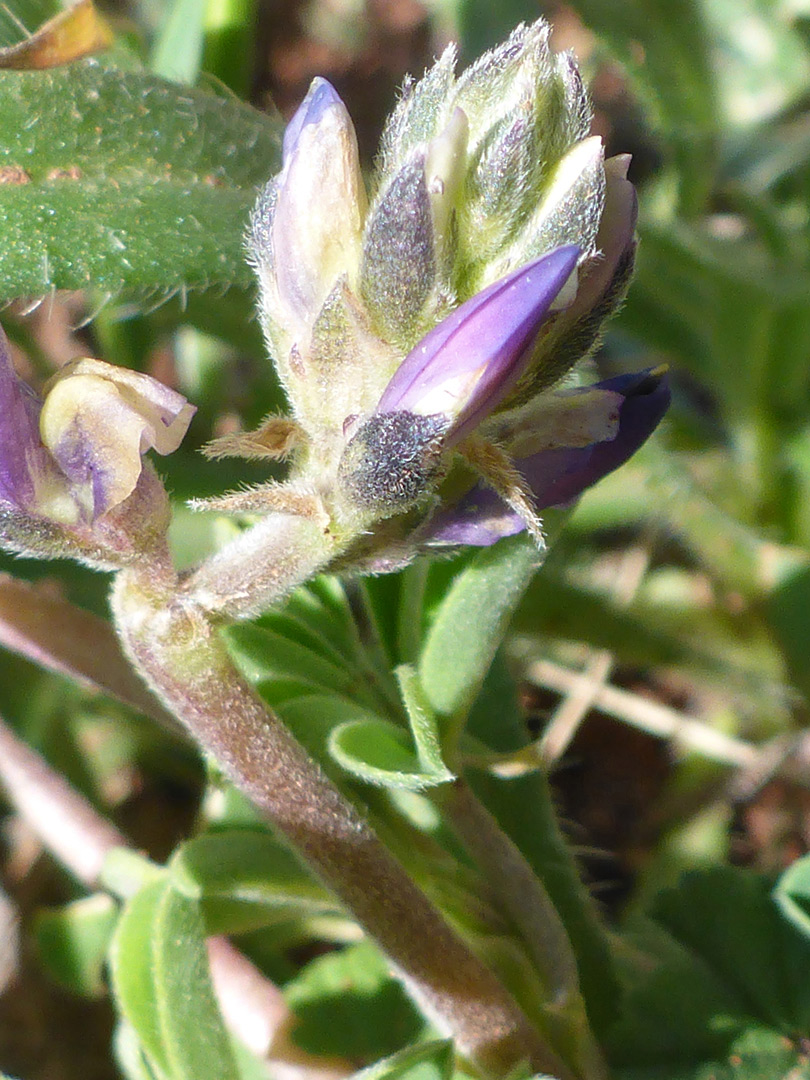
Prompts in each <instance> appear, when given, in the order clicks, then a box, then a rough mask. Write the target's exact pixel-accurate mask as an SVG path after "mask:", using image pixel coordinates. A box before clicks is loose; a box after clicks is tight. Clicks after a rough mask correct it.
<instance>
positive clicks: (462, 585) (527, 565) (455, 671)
mask: <svg viewBox="0 0 810 1080" xmlns="http://www.w3.org/2000/svg"><path fill="white" fill-rule="evenodd" d="M540 562H541V557H540V554H539V553H538V551H537V549H536V547H535V546H534V545H533V543H532V542H531V541H530V540H527V539H526V538H525V537H524V536H519V537H515V538H513V539H510V540H502V541H500V542H499V543H497V544H495V545H493V547H491V548H485V549H484V550H483V551H481V552H480V553H479V554H477V555H476V556H475V557H474V558H473V560H472V561H471V562H470V563H469V564H468V565H467V566H466V567H465V569H464V570H462V572H461V573H459V574H458V575H457V577H456V578H455V579H454V580H453V583H452V585H451V586H450V589H449V590H448V592H447V594H446V596H445V597H444V599H443V601H442V602H441V605H440V606H439V608H438V610H437V612H436V613H435V616H434V619H433V623H432V625H431V627H430V629H429V630H428V633H427V636H426V638H425V642H424V645H423V647H422V655H421V657H420V659H419V680H420V682H421V684H422V687H423V689H424V692H425V697H426V698H427V701H428V702H429V703H430V706H431V707H432V708H433V709H435V710H436V712H437V713H439V714H440V715H441V716H444V717H457V716H463V715H464V714H466V712H467V710H468V709H469V708H470V706H471V705H472V703H473V701H474V700H475V698H476V695H477V694H478V691H479V689H480V688H481V684H482V683H483V681H484V678H485V676H486V673H487V671H488V670H489V666H490V664H491V663H492V658H493V657H494V656H495V653H496V651H497V649H498V646H499V645H500V643H501V638H502V637H503V634H504V632H505V630H506V626H507V624H508V622H509V619H510V618H511V616H512V613H513V611H514V610H515V608H516V607H517V605H518V603H519V602H520V598H521V596H522V595H523V591H524V590H525V588H526V586H527V585H528V583H529V582H530V581H531V579H532V577H533V575H534V573H535V571H536V570H537V568H538V566H539V565H540Z"/></svg>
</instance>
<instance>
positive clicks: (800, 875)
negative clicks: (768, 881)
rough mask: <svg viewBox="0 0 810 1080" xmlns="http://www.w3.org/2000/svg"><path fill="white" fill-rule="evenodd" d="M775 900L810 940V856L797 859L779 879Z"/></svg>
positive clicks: (787, 916) (775, 890) (774, 894)
mask: <svg viewBox="0 0 810 1080" xmlns="http://www.w3.org/2000/svg"><path fill="white" fill-rule="evenodd" d="M773 896H774V900H775V901H776V903H777V904H778V905H779V907H780V909H781V910H782V912H783V914H784V915H785V916H786V918H788V919H789V920H790V921H791V922H792V923H793V925H794V926H795V927H796V928H797V929H798V930H799V931H800V932H801V933H802V934H803V935H804V937H806V938H810V855H805V856H803V858H801V859H797V860H796V861H795V862H794V863H793V864H792V865H791V866H789V867H788V868H787V870H786V871H785V872H784V874H782V876H781V877H780V878H779V881H778V882H777V883H776V888H775V889H774V893H773Z"/></svg>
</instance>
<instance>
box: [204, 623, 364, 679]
mask: <svg viewBox="0 0 810 1080" xmlns="http://www.w3.org/2000/svg"><path fill="white" fill-rule="evenodd" d="M270 621H271V622H272V623H275V625H276V626H278V625H280V624H279V621H278V620H272V619H271V620H270ZM281 624H282V625H283V620H282V621H281ZM223 635H224V637H225V641H226V642H227V645H228V649H229V651H230V653H231V656H232V657H233V659H234V662H235V663H236V665H237V666H238V668H239V670H240V671H241V672H242V674H243V675H244V676H245V678H247V679H248V680H249V681H250V682H252V683H256V682H259V681H260V680H261V681H266V680H269V679H295V680H297V681H300V682H301V683H305V684H308V685H309V686H311V687H312V688H313V689H323V690H332V691H334V692H336V693H342V694H346V695H348V696H351V695H352V693H353V691H354V690H355V689H359V687H360V684H359V679H358V677H357V675H356V674H355V673H354V672H352V671H350V670H347V669H346V666H345V664H344V665H342V666H341V665H339V664H338V663H337V662H335V661H333V660H331V659H327V658H326V657H325V656H324V655H323V653H322V651H321V650H320V649H319V650H318V651H315V650H313V649H311V648H309V647H308V646H307V645H304V644H300V643H299V641H294V640H291V639H290V638H289V637H285V636H283V635H282V634H281V633H278V632H277V631H276V630H271V629H270V628H269V627H268V626H267V625H261V624H258V623H242V624H239V625H237V626H231V627H228V628H227V629H226V630H224V631H223Z"/></svg>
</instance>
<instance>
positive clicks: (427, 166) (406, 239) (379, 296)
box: [360, 109, 467, 346]
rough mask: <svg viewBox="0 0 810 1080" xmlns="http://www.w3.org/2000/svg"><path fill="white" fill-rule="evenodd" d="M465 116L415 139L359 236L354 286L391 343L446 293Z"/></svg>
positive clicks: (429, 316) (406, 338)
mask: <svg viewBox="0 0 810 1080" xmlns="http://www.w3.org/2000/svg"><path fill="white" fill-rule="evenodd" d="M466 142H467V117H466V116H465V114H464V113H463V112H462V111H461V109H456V110H455V111H454V112H453V113H452V115H451V116H450V119H449V122H448V123H447V125H446V127H445V128H444V130H443V131H442V132H441V133H440V134H439V135H437V136H436V137H435V138H434V139H432V140H431V141H430V142H429V143H427V144H425V145H423V146H420V147H417V149H416V150H414V151H413V153H412V154H411V155H410V156H409V157H408V158H407V159H406V161H405V162H404V163H403V164H402V165H401V166H400V168H399V169H398V170H397V172H396V173H395V174H394V175H393V177H392V178H391V180H390V181H389V183H388V184H387V186H386V187H385V188H384V189H383V190H382V191H381V192H380V194H379V195H378V196H377V199H376V200H375V202H374V204H373V206H372V207H371V210H370V212H369V217H368V222H367V224H366V231H365V237H364V241H363V264H362V270H361V278H360V291H361V295H362V297H363V300H364V301H365V303H366V305H367V307H368V310H369V313H370V315H371V319H372V322H373V324H374V325H375V326H376V327H377V328H378V329H379V330H380V331H381V332H382V334H383V335H384V336H385V337H386V338H388V340H391V341H394V342H396V343H397V344H399V345H406V346H407V345H408V344H410V343H411V342H412V341H413V340H415V339H416V338H418V336H419V332H420V330H424V329H427V328H428V327H430V326H431V325H433V324H434V323H435V321H436V318H437V317H438V316H439V315H440V314H444V313H445V311H446V310H447V306H448V302H449V300H450V299H451V296H452V287H451V271H452V268H453V255H454V249H453V237H452V233H451V228H450V224H451V216H452V213H453V210H454V203H455V199H456V193H457V191H458V188H459V185H460V182H461V179H462V177H463V166H464V162H465V150H466Z"/></svg>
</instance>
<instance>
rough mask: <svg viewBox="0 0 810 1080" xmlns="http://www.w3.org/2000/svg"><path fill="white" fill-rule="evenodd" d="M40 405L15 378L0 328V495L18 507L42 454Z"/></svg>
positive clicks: (30, 492)
mask: <svg viewBox="0 0 810 1080" xmlns="http://www.w3.org/2000/svg"><path fill="white" fill-rule="evenodd" d="M41 407H42V405H41V402H40V401H39V399H38V398H37V397H36V395H35V394H34V392H33V391H32V390H31V389H30V388H29V387H28V386H27V385H26V384H25V383H24V382H23V381H22V379H20V378H19V376H18V375H17V373H16V371H15V370H14V365H13V364H12V362H11V357H10V355H9V351H8V344H7V342H6V336H5V334H4V333H3V331H2V330H0V498H2V499H4V500H5V501H7V502H10V503H12V504H13V505H15V506H17V507H19V508H20V509H25V508H26V507H28V506H30V505H31V503H32V502H33V500H34V470H35V469H36V466H37V462H38V459H39V458H40V457H41V455H42V444H41V442H40V438H39V426H38V424H39V411H40V409H41Z"/></svg>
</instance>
